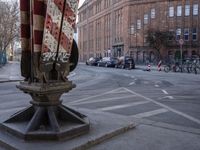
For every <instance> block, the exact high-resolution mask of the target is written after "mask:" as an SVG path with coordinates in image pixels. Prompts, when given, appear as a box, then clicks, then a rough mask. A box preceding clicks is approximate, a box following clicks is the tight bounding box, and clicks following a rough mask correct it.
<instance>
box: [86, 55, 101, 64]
mask: <svg viewBox="0 0 200 150" xmlns="http://www.w3.org/2000/svg"><path fill="white" fill-rule="evenodd" d="M99 60H100V58H98V57H91V58H89V59H88V60H87V61H86V65H90V66H97V62H98V61H99Z"/></svg>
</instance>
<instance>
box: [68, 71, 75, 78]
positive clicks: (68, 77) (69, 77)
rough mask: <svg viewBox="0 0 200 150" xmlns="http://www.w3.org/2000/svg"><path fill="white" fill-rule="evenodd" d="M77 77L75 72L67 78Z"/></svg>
mask: <svg viewBox="0 0 200 150" xmlns="http://www.w3.org/2000/svg"><path fill="white" fill-rule="evenodd" d="M75 75H76V73H75V72H72V73H70V74H69V75H68V76H67V77H68V78H71V77H73V76H75Z"/></svg>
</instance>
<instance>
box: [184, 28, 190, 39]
mask: <svg viewBox="0 0 200 150" xmlns="http://www.w3.org/2000/svg"><path fill="white" fill-rule="evenodd" d="M184 40H185V41H188V40H189V29H188V28H186V29H184Z"/></svg>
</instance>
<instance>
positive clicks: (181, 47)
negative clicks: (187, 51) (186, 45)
mask: <svg viewBox="0 0 200 150" xmlns="http://www.w3.org/2000/svg"><path fill="white" fill-rule="evenodd" d="M180 51H181V72H183V46H182V44H180Z"/></svg>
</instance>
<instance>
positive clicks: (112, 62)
mask: <svg viewBox="0 0 200 150" xmlns="http://www.w3.org/2000/svg"><path fill="white" fill-rule="evenodd" d="M117 63H118V59H117V58H112V57H103V58H102V59H101V60H100V61H98V64H97V65H98V66H99V67H100V66H103V67H115V66H116V64H117Z"/></svg>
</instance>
